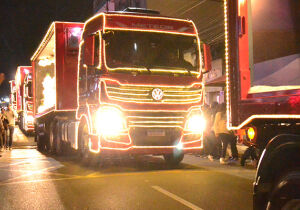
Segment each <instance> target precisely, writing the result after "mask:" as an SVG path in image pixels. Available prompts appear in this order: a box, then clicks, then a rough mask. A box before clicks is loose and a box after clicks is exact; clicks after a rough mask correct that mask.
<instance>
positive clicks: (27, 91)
mask: <svg viewBox="0 0 300 210" xmlns="http://www.w3.org/2000/svg"><path fill="white" fill-rule="evenodd" d="M14 81H15V103H16V109H15V110H16V112H17V113H18V120H17V121H18V124H19V128H20V129H21V130H22V131H23V132H24V133H31V132H33V130H34V125H33V121H34V118H33V96H32V67H31V66H19V67H18V68H17V71H16V76H15V80H14ZM11 93H13V92H11Z"/></svg>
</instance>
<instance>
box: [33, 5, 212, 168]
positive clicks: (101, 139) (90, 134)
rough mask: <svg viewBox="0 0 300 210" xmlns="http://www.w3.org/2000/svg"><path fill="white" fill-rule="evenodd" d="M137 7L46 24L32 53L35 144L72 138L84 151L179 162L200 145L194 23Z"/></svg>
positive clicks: (57, 145)
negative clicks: (79, 20) (80, 21)
mask: <svg viewBox="0 0 300 210" xmlns="http://www.w3.org/2000/svg"><path fill="white" fill-rule="evenodd" d="M136 11H137V9H135V10H134V11H125V12H109V13H101V14H98V15H96V16H94V17H93V18H91V19H89V20H88V21H87V22H86V23H85V24H84V28H83V24H78V23H58V22H55V23H53V24H52V26H51V27H50V29H49V30H48V33H47V34H46V36H45V38H44V40H43V42H42V43H41V45H40V47H39V48H38V50H37V51H36V53H35V54H34V55H33V57H32V65H33V68H34V98H35V106H34V107H35V108H34V111H35V116H36V131H37V135H36V137H37V141H38V147H39V149H44V148H46V149H49V150H50V151H53V152H57V153H61V152H62V150H63V149H64V148H65V146H71V147H72V148H74V149H76V150H78V151H79V152H80V154H82V157H83V158H89V157H90V155H91V153H96V154H100V153H101V154H105V153H110V154H111V153H120V152H121V153H126V154H132V153H138V154H156V155H164V157H165V159H166V161H167V162H168V163H171V164H178V163H179V162H180V161H181V160H182V159H183V155H184V153H186V152H195V151H199V149H200V148H202V132H203V129H204V120H203V118H202V114H201V110H200V107H201V105H202V103H203V95H202V91H203V83H202V72H204V67H203V66H202V65H203V61H202V59H201V51H200V40H199V37H198V34H197V30H196V28H195V25H194V24H193V22H192V21H188V20H182V19H175V18H168V17H162V16H160V15H159V14H158V13H156V12H153V11H150V12H149V11H148V10H139V11H138V13H134V12H136ZM82 28H83V32H82ZM79 29H80V30H79ZM81 32H82V35H81V40H80V39H79V38H80V36H79V35H80V33H81ZM73 33H74V34H77V35H74V34H73ZM74 37H75V38H74ZM76 38H77V39H76ZM74 40H76V41H74ZM79 41H80V45H79V48H78V43H79ZM75 43H76V44H77V45H75ZM75 46H76V47H75ZM204 50H205V52H206V54H208V53H207V52H208V48H207V47H205V49H204ZM78 51H79V53H78ZM78 54H79V56H78ZM45 59H46V60H45ZM77 60H78V62H77ZM206 60H209V59H206ZM41 62H42V63H43V65H44V66H42V65H41V64H40V63H41ZM44 63H45V64H48V65H45V64H44ZM206 64H207V66H209V62H207V63H206ZM48 89H49V90H48ZM75 110H76V113H75Z"/></svg>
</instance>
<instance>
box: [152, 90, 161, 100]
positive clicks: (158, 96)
mask: <svg viewBox="0 0 300 210" xmlns="http://www.w3.org/2000/svg"><path fill="white" fill-rule="evenodd" d="M163 97H164V92H163V91H162V90H161V89H159V88H155V89H153V90H152V98H153V99H154V100H156V101H159V100H161V99H162V98H163Z"/></svg>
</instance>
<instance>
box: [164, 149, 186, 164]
mask: <svg viewBox="0 0 300 210" xmlns="http://www.w3.org/2000/svg"><path fill="white" fill-rule="evenodd" d="M183 158H184V154H183V153H182V152H180V153H178V154H177V153H170V154H164V159H165V161H166V163H167V164H168V165H169V166H173V167H174V166H178V165H179V163H180V162H181V161H182V160H183Z"/></svg>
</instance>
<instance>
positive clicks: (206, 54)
mask: <svg viewBox="0 0 300 210" xmlns="http://www.w3.org/2000/svg"><path fill="white" fill-rule="evenodd" d="M202 49H203V61H204V68H202V73H207V72H209V71H210V70H211V68H212V67H211V62H212V56H211V51H210V46H209V45H208V44H204V43H203V44H202Z"/></svg>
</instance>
